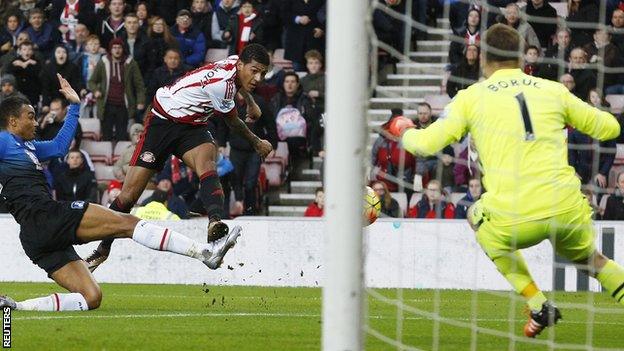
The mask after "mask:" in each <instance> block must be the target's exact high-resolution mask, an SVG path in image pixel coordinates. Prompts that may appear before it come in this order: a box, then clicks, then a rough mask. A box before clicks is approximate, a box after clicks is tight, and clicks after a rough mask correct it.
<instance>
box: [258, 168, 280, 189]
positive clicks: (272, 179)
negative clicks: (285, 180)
mask: <svg viewBox="0 0 624 351" xmlns="http://www.w3.org/2000/svg"><path fill="white" fill-rule="evenodd" d="M262 168H264V171H265V173H266V177H267V179H268V180H269V186H280V185H282V170H283V169H282V165H281V164H279V163H263V164H262Z"/></svg>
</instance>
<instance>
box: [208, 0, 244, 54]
mask: <svg viewBox="0 0 624 351" xmlns="http://www.w3.org/2000/svg"><path fill="white" fill-rule="evenodd" d="M238 9H239V2H238V0H221V2H220V3H219V6H217V7H216V8H215V10H214V13H213V14H212V26H211V35H212V43H211V45H212V47H215V48H220V49H225V48H227V45H228V43H227V42H226V41H224V40H223V32H225V29H226V28H227V27H228V23H229V22H230V18H232V16H235V15H236V14H237V13H238Z"/></svg>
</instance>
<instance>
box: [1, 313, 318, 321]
mask: <svg viewBox="0 0 624 351" xmlns="http://www.w3.org/2000/svg"><path fill="white" fill-rule="evenodd" d="M96 313H97V312H96ZM161 317H278V318H281V317H284V318H315V317H320V315H318V314H301V313H246V312H232V313H163V314H119V315H116V314H110V315H98V314H86V315H72V316H24V317H13V318H11V319H12V320H17V321H19V320H51V319H108V318H112V319H124V318H161Z"/></svg>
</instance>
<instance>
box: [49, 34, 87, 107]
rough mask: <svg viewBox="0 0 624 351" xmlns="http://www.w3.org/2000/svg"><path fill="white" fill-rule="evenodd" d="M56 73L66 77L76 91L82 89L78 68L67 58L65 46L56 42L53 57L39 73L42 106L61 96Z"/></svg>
mask: <svg viewBox="0 0 624 351" xmlns="http://www.w3.org/2000/svg"><path fill="white" fill-rule="evenodd" d="M57 73H58V74H60V75H61V76H63V78H65V79H67V81H68V82H69V84H71V86H72V88H74V89H75V90H76V91H78V92H80V91H81V90H83V89H84V84H83V81H82V79H81V77H80V69H79V68H78V66H77V65H76V64H74V63H73V62H71V61H70V60H69V54H68V52H67V47H65V46H63V45H61V44H58V45H56V47H55V48H54V57H53V58H52V59H51V60H50V61H49V62H47V63H46V64H45V65H43V68H42V69H41V73H40V74H39V79H40V81H41V95H42V97H43V99H42V104H43V106H48V105H49V104H50V101H52V99H55V98H61V97H63V95H62V94H61V93H60V92H59V90H60V89H61V86H60V85H59V82H58V77H57V76H56V74H57Z"/></svg>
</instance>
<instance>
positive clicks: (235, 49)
mask: <svg viewBox="0 0 624 351" xmlns="http://www.w3.org/2000/svg"><path fill="white" fill-rule="evenodd" d="M262 36H263V33H262V19H261V18H260V16H258V14H257V13H256V11H255V9H254V2H253V1H251V0H243V1H242V2H241V7H240V12H239V13H238V14H236V15H233V16H232V17H231V18H230V20H229V21H228V25H227V27H226V28H225V31H224V32H223V41H225V42H227V43H228V46H229V53H230V55H239V54H240V53H241V52H242V51H243V48H244V47H245V46H246V45H247V44H251V43H257V42H260V41H262Z"/></svg>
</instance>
